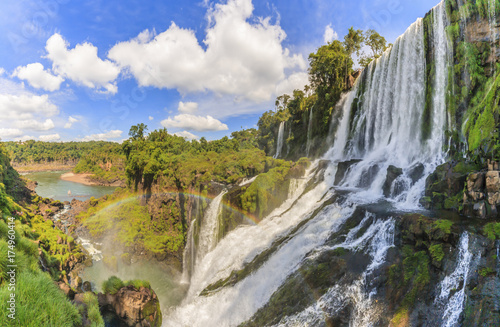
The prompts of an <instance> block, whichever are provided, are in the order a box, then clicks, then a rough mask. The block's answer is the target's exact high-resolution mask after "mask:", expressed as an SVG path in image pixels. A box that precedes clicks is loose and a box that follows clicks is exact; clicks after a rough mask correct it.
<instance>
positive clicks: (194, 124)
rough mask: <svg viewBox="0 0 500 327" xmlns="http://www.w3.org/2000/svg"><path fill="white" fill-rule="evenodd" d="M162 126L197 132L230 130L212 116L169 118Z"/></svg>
mask: <svg viewBox="0 0 500 327" xmlns="http://www.w3.org/2000/svg"><path fill="white" fill-rule="evenodd" d="M161 125H162V126H163V127H167V128H170V127H173V128H182V129H187V130H191V131H197V132H208V131H225V130H228V129H229V128H228V127H227V125H226V124H223V123H222V122H221V121H220V120H217V119H215V118H213V117H212V116H206V117H203V116H195V115H190V114H180V115H177V116H175V117H174V118H170V117H169V118H167V119H165V120H162V122H161Z"/></svg>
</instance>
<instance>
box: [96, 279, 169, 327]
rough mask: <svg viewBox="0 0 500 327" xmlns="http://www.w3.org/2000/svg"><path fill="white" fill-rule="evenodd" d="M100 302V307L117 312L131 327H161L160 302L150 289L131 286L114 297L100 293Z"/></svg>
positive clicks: (122, 289) (120, 290) (124, 288)
mask: <svg viewBox="0 0 500 327" xmlns="http://www.w3.org/2000/svg"><path fill="white" fill-rule="evenodd" d="M98 300H99V305H100V306H102V307H105V308H107V309H108V310H112V311H113V312H115V313H116V315H117V316H118V317H119V318H120V319H121V320H123V321H124V322H126V323H127V325H129V326H134V327H135V326H150V327H161V323H162V315H161V310H160V302H159V300H158V297H157V295H156V293H155V292H154V291H153V290H152V289H150V288H146V287H141V288H140V289H136V288H135V287H134V286H132V285H129V286H125V287H122V288H121V289H119V290H118V292H117V293H116V294H114V295H111V294H102V293H99V294H98Z"/></svg>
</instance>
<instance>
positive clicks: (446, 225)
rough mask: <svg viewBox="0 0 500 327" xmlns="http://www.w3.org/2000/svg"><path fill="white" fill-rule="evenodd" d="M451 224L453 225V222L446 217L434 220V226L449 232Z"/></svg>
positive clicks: (446, 232)
mask: <svg viewBox="0 0 500 327" xmlns="http://www.w3.org/2000/svg"><path fill="white" fill-rule="evenodd" d="M451 226H453V222H452V221H449V220H446V219H440V220H436V221H435V222H434V226H433V227H434V228H437V229H440V230H441V231H442V232H443V233H445V234H449V233H451Z"/></svg>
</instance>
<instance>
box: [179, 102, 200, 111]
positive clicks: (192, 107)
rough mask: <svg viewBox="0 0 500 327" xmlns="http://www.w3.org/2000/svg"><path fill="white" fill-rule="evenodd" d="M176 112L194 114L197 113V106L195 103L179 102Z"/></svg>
mask: <svg viewBox="0 0 500 327" xmlns="http://www.w3.org/2000/svg"><path fill="white" fill-rule="evenodd" d="M177 110H178V111H179V112H180V113H183V114H194V113H195V112H196V111H198V104H197V103H196V102H182V101H180V102H179V107H178V108H177Z"/></svg>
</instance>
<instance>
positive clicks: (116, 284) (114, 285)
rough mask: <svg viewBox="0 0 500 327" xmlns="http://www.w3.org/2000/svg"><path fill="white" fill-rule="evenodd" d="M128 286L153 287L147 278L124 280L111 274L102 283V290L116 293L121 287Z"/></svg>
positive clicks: (137, 287) (112, 293) (106, 292)
mask: <svg viewBox="0 0 500 327" xmlns="http://www.w3.org/2000/svg"><path fill="white" fill-rule="evenodd" d="M126 286H133V287H134V288H135V289H136V290H139V289H140V288H141V287H144V288H149V289H151V284H150V283H149V282H148V281H146V280H141V279H134V280H129V281H126V282H124V281H122V280H121V279H120V278H118V277H116V276H111V277H109V278H108V280H105V281H104V282H103V283H102V292H103V293H104V294H111V295H115V294H116V293H117V292H118V291H119V290H120V289H121V288H123V287H126Z"/></svg>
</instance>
